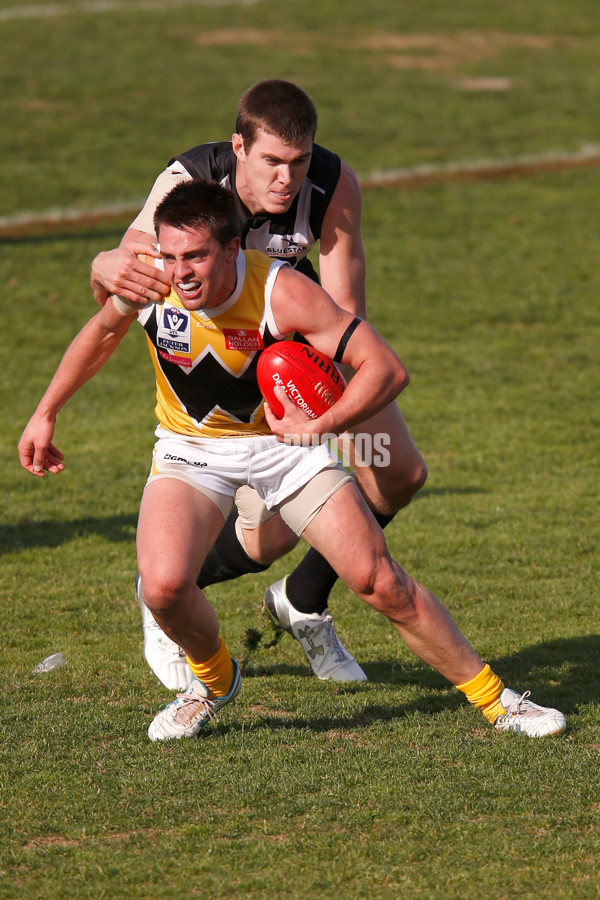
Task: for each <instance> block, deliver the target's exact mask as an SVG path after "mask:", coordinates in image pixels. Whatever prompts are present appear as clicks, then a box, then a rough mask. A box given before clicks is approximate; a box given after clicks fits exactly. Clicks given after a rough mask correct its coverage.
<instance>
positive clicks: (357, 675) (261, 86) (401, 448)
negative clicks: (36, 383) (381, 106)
mask: <svg viewBox="0 0 600 900" xmlns="http://www.w3.org/2000/svg"><path fill="white" fill-rule="evenodd" d="M316 128H317V112H316V109H315V106H314V103H313V101H312V100H311V98H310V97H309V96H308V95H307V94H306V93H305V92H304V91H303V90H301V89H300V88H299V87H298V86H297V85H295V84H292V83H290V82H287V81H282V80H279V79H272V80H267V81H262V82H259V83H258V84H255V85H254V86H252V87H251V88H249V89H248V90H247V91H246V92H245V93H244V94H243V95H242V97H241V99H240V101H239V103H238V108H237V118H236V123H235V133H234V134H233V136H232V139H231V141H226V142H217V143H209V144H201V145H199V146H198V147H194V148H192V149H191V150H189V151H187V152H185V153H183V154H181V155H179V156H178V157H176V158H174V159H172V160H171V161H170V163H169V165H168V166H167V168H166V169H165V170H164V171H163V172H162V173H161V174H160V175H159V176H158V178H157V180H156V182H155V184H154V187H153V188H152V191H151V193H150V195H149V196H148V199H147V201H146V204H145V205H144V208H143V209H142V211H141V212H140V214H139V215H138V216H137V218H136V219H135V220H134V222H133V223H132V225H131V226H130V228H129V229H128V230H127V232H126V233H125V235H124V237H123V239H122V241H121V244H120V246H119V247H118V248H117V249H115V250H112V251H107V252H104V253H100V254H99V255H98V256H97V257H96V258H95V260H94V261H93V264H92V275H91V284H92V289H93V291H94V296H95V298H96V301H97V302H98V303H99V304H100V305H103V304H104V303H105V301H106V299H107V297H108V296H110V295H111V294H116V295H119V296H121V297H122V298H124V299H125V300H127V301H130V302H133V303H138V304H140V305H143V304H144V303H146V302H147V301H148V300H154V301H155V300H158V299H159V298H160V297H162V296H164V295H165V294H166V293H167V292H168V289H169V287H168V282H167V280H166V277H165V276H164V274H163V273H161V272H160V271H159V270H157V269H155V268H154V267H152V266H150V265H148V264H147V263H145V262H143V261H142V259H140V257H141V256H142V255H144V254H145V255H153V256H157V255H158V252H157V250H156V236H155V234H154V226H153V215H154V211H155V209H156V206H157V205H158V203H159V202H160V201H161V199H162V198H163V197H164V196H165V195H166V194H167V193H168V191H169V190H170V189H171V188H172V187H173V185H175V184H176V183H178V182H179V181H182V180H185V179H190V178H192V177H198V176H200V177H202V178H204V179H210V180H214V181H218V182H219V183H221V184H222V185H224V186H225V187H228V188H230V189H232V190H233V192H234V194H235V195H236V198H237V202H238V212H239V215H240V222H241V226H242V246H243V247H245V248H247V249H258V250H263V251H264V252H266V253H268V254H269V255H270V256H273V257H276V258H281V259H285V260H286V261H288V262H289V263H291V264H292V265H294V266H295V267H296V268H298V269H299V270H300V271H302V272H304V273H305V274H307V275H309V276H310V277H312V278H314V279H315V280H317V275H316V273H315V271H314V269H313V266H312V264H311V262H310V260H309V259H308V253H309V251H310V249H311V247H312V246H313V245H315V244H316V243H317V242H318V248H319V265H318V268H319V278H320V282H321V285H322V286H323V287H324V289H325V290H326V291H327V292H328V293H329V295H330V296H331V297H332V298H333V299H334V300H335V302H336V303H337V304H338V306H341V307H342V308H343V309H345V310H348V311H350V312H353V313H355V314H357V315H359V316H362V317H363V318H364V317H365V315H366V310H365V269H366V264H365V254H364V248H363V242H362V237H361V227H360V226H361V190H360V185H359V182H358V179H357V177H356V175H355V173H354V172H353V171H352V169H351V168H350V167H349V166H348V165H347V164H346V163H344V162H343V161H342V160H340V158H339V157H338V156H337V155H336V154H335V153H332V152H331V151H329V150H327V149H325V148H323V147H321V146H319V145H318V144H316V143H315V140H314V139H315V134H316ZM359 431H360V433H361V435H364V434H367V435H369V434H370V435H373V436H375V435H377V436H379V438H380V437H381V436H382V435H383V436H385V439H386V449H387V451H388V455H389V463H388V464H387V465H384V466H381V465H367V462H368V461H367V460H366V459H364V460H361V457H360V448H355V445H354V443H353V441H351V440H350V441H347V440H346V441H344V447H345V448H346V449H347V450H349V456H350V459H351V462H352V464H353V466H354V472H355V477H356V480H357V483H358V485H359V487H360V490H361V492H362V493H363V495H364V497H365V498H366V500H367V502H368V504H369V506H370V508H371V510H372V511H373V513H374V515H375V518H376V519H377V521H378V523H379V524H380V525H381V526H382V527H385V526H386V525H387V524H388V523H389V522H390V521H391V519H392V518H393V516H394V515H395V513H396V512H397V511H398V510H399V509H401V508H402V507H404V506H406V505H407V504H408V503H409V502H410V500H411V498H412V497H413V496H414V494H415V493H416V492H417V491H418V490H419V488H420V487H421V486H422V485H423V483H424V482H425V479H426V477H427V469H426V465H425V462H424V460H423V458H422V456H421V454H420V453H419V451H418V450H417V448H416V446H415V444H414V442H413V441H412V439H411V437H410V434H409V432H408V429H407V427H406V424H405V422H404V420H403V418H402V415H401V413H400V411H399V409H398V406H397V404H396V403H395V402H393V403H391V404H389V405H388V406H387V407H386V408H385V409H384V410H382V411H381V412H380V413H378V414H377V415H375V416H373V417H372V418H371V419H369V420H368V421H365V422H363V423H361V425H360V429H359ZM363 440H364V439H363ZM271 528H272V532H273V535H272V548H273V549H274V550H275V549H276V552H277V554H279V553H280V552H281V551H282V550H284V549H285V548H286V544H287V543H288V541H289V544H288V546H291V545H292V543H293V536H292V535H290V534H289V532H288V530H287V529H286V527H285V525H284V524H283V523H281V528H280V531H279V532H278V533H277V534H275V525H274V523H271ZM239 534H240V530H239V523H238V522H237V521H236V514H235V510H234V512H233V513H232V515H231V516H230V518H229V520H228V521H227V523H226V525H225V527H224V529H223V531H222V533H221V535H220V537H219V540H218V541H217V544H216V545H215V547H214V549H213V550H212V551H211V553H210V555H209V557H208V558H207V560H206V562H205V564H204V567H203V570H202V572H201V573H200V577H199V581H198V584H199V585H200V586H201V587H205V586H207V585H209V584H213V583H215V582H217V581H222V580H226V579H229V578H234V577H236V576H238V575H241V574H244V573H245V572H250V571H254V572H256V571H260V570H261V569H264V568H267V567H268V564H269V563H270V562H271V561H272V559H273V558H275V557H274V556H271V555H270V554H269V555H265V556H264V558H262V559H261V560H260V561H258V562H257V561H256V560H253V559H250V558H249V556H248V555H247V553H246V552H245V549H244V547H243V546H242V545H241V544H240V541H239ZM336 579H337V576H336V574H335V572H334V571H333V569H332V568H331V566H330V565H329V564H328V563H327V562H326V560H325V559H323V557H322V556H321V555H320V554H318V553H317V552H316V551H314V550H309V551H308V553H307V554H306V556H305V557H304V559H303V560H302V561H301V562H300V564H299V565H298V567H297V568H296V569H295V570H294V571H293V572H292V573H291V574H290V575H288V576H287V577H286V578H284V579H281V580H280V581H278V582H276V583H275V584H273V585H271V587H270V588H269V589H268V590H267V593H266V595H265V601H264V602H265V608H266V609H267V610H268V612H269V613H270V614H271V616H272V617H273V618H274V619H275V620H276V621H277V622H278V624H280V625H281V626H282V627H283V628H284V629H285V630H286V631H288V632H289V633H290V634H292V635H293V636H294V637H295V638H296V640H298V641H299V642H300V644H301V645H302V646H303V649H304V650H305V652H306V654H307V660H308V662H309V664H310V666H311V668H312V670H313V671H314V673H315V674H316V675H317V677H319V678H322V679H331V680H335V681H352V680H356V681H362V680H366V677H367V676H366V675H365V673H364V671H363V670H362V668H361V667H360V666H359V665H358V663H357V662H356V661H355V660H354V658H353V657H352V655H351V654H350V653H349V652H348V651H347V650H346V648H345V647H344V645H343V644H342V643H341V641H340V640H339V638H338V636H337V634H336V631H335V628H334V626H333V621H332V618H331V615H330V614H329V610H328V608H327V607H328V598H329V594H330V592H331V589H332V587H333V585H334V584H335V581H336ZM138 599H139V600H140V607H141V609H142V616H143V619H144V652H145V655H146V658H147V660H148V662H149V664H150V667H151V668H152V670H153V671H154V672H155V674H156V675H157V676H158V678H159V679H160V680H161V681H162V682H163V684H165V685H166V686H167V687H171V688H173V689H178V688H184V687H186V686H187V684H188V683H189V679H190V677H191V675H190V673H189V670H188V669H187V666H186V664H185V657H184V654H182V653H180V652H179V648H178V647H176V646H174V645H173V644H172V643H171V642H169V641H168V640H167V639H166V638H165V636H164V635H163V634H162V633H161V632H160V630H159V629H158V627H157V626H156V624H155V623H154V621H153V620H152V619H151V618H149V617H148V616H147V613H146V612H145V606H144V604H143V601H142V597H141V586H140V584H139V581H138ZM315 647H316V648H317V650H316V652H315Z"/></svg>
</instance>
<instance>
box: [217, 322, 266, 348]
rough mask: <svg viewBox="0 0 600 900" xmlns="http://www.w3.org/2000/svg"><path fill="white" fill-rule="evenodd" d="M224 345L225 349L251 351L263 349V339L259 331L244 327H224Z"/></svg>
mask: <svg viewBox="0 0 600 900" xmlns="http://www.w3.org/2000/svg"><path fill="white" fill-rule="evenodd" d="M223 336H224V337H225V347H226V349H227V350H239V351H240V352H241V353H251V352H252V351H255V350H264V346H265V345H264V344H263V339H262V337H261V334H260V331H252V330H250V329H245V328H224V329H223Z"/></svg>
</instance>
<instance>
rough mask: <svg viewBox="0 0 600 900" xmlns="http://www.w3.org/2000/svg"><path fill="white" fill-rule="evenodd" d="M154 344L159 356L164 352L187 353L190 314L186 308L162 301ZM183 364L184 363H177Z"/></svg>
mask: <svg viewBox="0 0 600 900" xmlns="http://www.w3.org/2000/svg"><path fill="white" fill-rule="evenodd" d="M156 345H157V347H158V349H159V352H160V351H164V352H161V356H163V357H164V358H165V359H166V358H167V357H166V356H165V354H172V355H174V356H179V355H180V354H182V355H189V354H190V351H191V325H190V314H189V312H188V311H187V309H179V308H178V307H177V306H170V305H169V304H168V303H164V304H163V306H162V309H161V312H160V319H159V322H158V329H157V333H156ZM178 364H179V365H185V363H183V362H181V363H178Z"/></svg>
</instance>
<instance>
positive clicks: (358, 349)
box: [268, 267, 409, 437]
mask: <svg viewBox="0 0 600 900" xmlns="http://www.w3.org/2000/svg"><path fill="white" fill-rule="evenodd" d="M271 306H272V310H273V315H274V317H275V321H276V323H277V327H278V329H279V330H280V332H281V333H282V334H285V333H288V332H295V331H298V332H300V334H303V335H304V336H305V337H306V339H307V340H308V341H309V342H310V343H311V344H312V346H313V347H315V349H317V350H320V351H321V352H322V353H325V354H327V356H330V357H332V358H333V357H335V355H336V352H337V350H338V346H339V343H340V340H341V339H342V337H343V335H344V334H345V332H346V330H347V329H348V328H349V327H350V326H352V324H353V322H354V318H355V317H354V316H353V315H351V314H350V313H348V312H346V311H345V310H342V309H340V308H339V307H338V306H337V305H336V304H335V303H333V301H332V300H331V298H330V297H329V295H328V294H327V293H326V292H325V291H324V290H323V289H322V288H320V287H319V286H318V285H317V284H315V283H314V282H313V281H311V280H310V279H308V278H306V277H305V276H304V275H301V274H300V273H299V272H296V271H294V270H293V269H290V268H287V267H284V268H282V269H281V271H280V272H279V274H278V276H277V280H276V282H275V285H274V288H273V292H272V295H271ZM342 361H343V362H344V364H347V365H350V366H351V367H352V368H353V369H354V370H355V371H356V375H355V376H354V378H353V379H352V381H351V382H350V384H349V385H348V387H347V388H346V390H345V392H344V394H343V395H342V397H341V398H340V399H339V400H338V401H337V403H335V404H334V405H333V406H332V407H331V408H330V409H329V410H328V411H327V412H326V413H324V414H323V415H322V416H319V418H317V419H312V420H311V419H307V418H306V416H303V415H302V414H301V416H297V415H296V411H292V409H291V407H289V406H287V405H286V407H285V408H286V416H284V418H283V419H280V420H277V419H275V420H274V421H273V418H274V417H271V416H270V414H269V419H268V421H269V426H270V427H271V429H272V430H273V432H274V433H275V434H277V435H278V436H280V437H281V436H283V435H285V434H287V435H289V434H302V435H306V436H309V435H323V434H340V433H341V432H342V431H344V430H345V429H348V428H351V427H352V426H354V425H356V424H357V423H358V422H362V421H364V420H365V419H366V418H368V417H369V416H371V415H373V414H374V413H375V412H378V411H379V410H380V409H383V407H384V406H386V405H387V404H388V403H390V402H391V401H392V400H394V399H395V398H396V397H397V396H398V394H399V393H400V392H401V391H402V390H403V389H404V388H405V387H406V385H407V384H408V382H409V377H408V373H407V371H406V369H405V368H404V366H403V364H402V362H401V361H400V360H399V358H398V357H397V355H396V354H395V353H394V351H393V350H392V348H391V347H390V346H389V344H387V343H386V342H385V341H384V340H383V338H382V337H381V336H380V335H379V334H377V332H376V331H375V330H374V329H373V328H372V327H371V326H370V325H369V324H368V323H367V322H365V321H361V322H360V323H359V324H358V325H357V327H356V328H355V329H354V331H352V333H351V336H350V338H349V339H348V343H347V344H346V348H345V351H344V354H343V357H342ZM292 414H293V421H292V418H290V417H292ZM294 427H296V428H297V429H299V430H295V431H294V430H293V428H294Z"/></svg>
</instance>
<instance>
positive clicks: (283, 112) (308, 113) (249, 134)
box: [235, 78, 317, 150]
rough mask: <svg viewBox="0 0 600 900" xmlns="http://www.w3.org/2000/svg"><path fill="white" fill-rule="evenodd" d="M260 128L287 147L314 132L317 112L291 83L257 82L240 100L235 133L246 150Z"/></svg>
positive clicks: (277, 79) (315, 130)
mask: <svg viewBox="0 0 600 900" xmlns="http://www.w3.org/2000/svg"><path fill="white" fill-rule="evenodd" d="M260 129H262V130H263V131H268V132H269V133H270V134H274V135H275V136H276V137H278V138H281V140H282V141H285V143H286V144H299V143H301V142H302V141H304V140H305V139H306V138H307V137H310V138H312V139H313V140H314V137H315V134H316V132H317V110H316V107H315V104H314V103H313V101H312V100H311V98H310V97H309V96H308V94H306V93H305V92H304V91H303V90H302V88H299V87H298V85H296V84H293V83H292V82H291V81H282V80H281V79H279V78H271V79H268V80H266V81H259V82H258V83H257V84H254V85H253V86H252V87H250V88H248V90H247V91H245V92H244V93H243V94H242V96H241V97H240V100H239V103H238V107H237V117H236V120H235V131H236V134H240V135H241V136H242V138H243V140H244V147H245V149H246V150H249V149H250V147H251V146H252V144H253V143H254V141H255V139H256V133H257V131H259V130H260Z"/></svg>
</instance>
